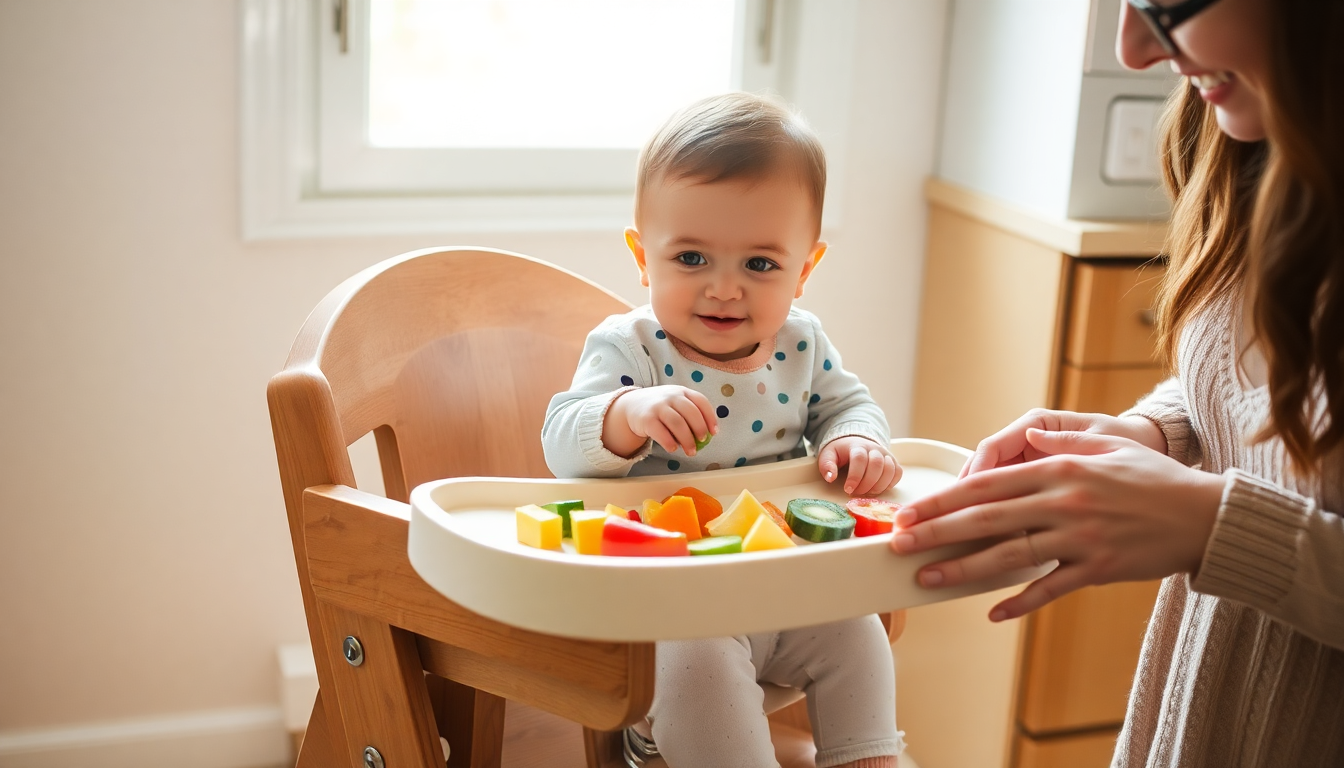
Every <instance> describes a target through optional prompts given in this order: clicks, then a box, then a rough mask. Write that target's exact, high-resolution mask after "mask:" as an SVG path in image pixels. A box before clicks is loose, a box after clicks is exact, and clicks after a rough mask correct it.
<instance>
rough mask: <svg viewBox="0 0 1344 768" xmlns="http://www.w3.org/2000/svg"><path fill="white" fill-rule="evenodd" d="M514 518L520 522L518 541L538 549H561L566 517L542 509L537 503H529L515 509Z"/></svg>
mask: <svg viewBox="0 0 1344 768" xmlns="http://www.w3.org/2000/svg"><path fill="white" fill-rule="evenodd" d="M514 519H515V520H516V521H517V524H518V543H519V544H526V545H527V546H529V547H536V548H537V549H559V548H560V534H561V533H562V532H563V531H564V529H565V526H564V523H565V521H564V518H562V517H560V516H559V515H557V514H555V513H554V512H552V511H550V510H549V509H542V508H541V507H538V506H537V505H536V504H528V505H527V506H524V507H518V508H517V509H516V510H514Z"/></svg>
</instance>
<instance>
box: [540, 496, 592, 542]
mask: <svg viewBox="0 0 1344 768" xmlns="http://www.w3.org/2000/svg"><path fill="white" fill-rule="evenodd" d="M538 506H540V507H541V508H542V509H549V510H551V511H552V512H554V513H555V514H557V515H559V516H560V519H561V521H562V523H561V524H562V525H563V526H564V529H563V530H561V531H560V535H561V536H562V537H564V538H569V537H571V536H573V533H571V532H570V530H569V513H570V512H573V511H574V510H576V509H583V501H582V500H580V499H575V500H571V501H552V502H551V503H550V504H540V505H538Z"/></svg>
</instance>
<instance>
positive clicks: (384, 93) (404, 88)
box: [242, 0, 852, 239]
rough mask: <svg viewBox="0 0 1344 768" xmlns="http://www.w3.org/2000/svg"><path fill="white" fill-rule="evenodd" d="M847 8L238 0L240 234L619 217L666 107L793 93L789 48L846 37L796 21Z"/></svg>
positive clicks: (492, 226) (531, 0)
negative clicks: (642, 150)
mask: <svg viewBox="0 0 1344 768" xmlns="http://www.w3.org/2000/svg"><path fill="white" fill-rule="evenodd" d="M850 5H852V2H848V1H842V2H837V0H824V1H820V0H244V2H243V3H242V9H243V10H242V13H243V16H242V60H243V73H242V80H243V88H242V145H243V146H242V156H243V164H242V198H243V199H242V212H243V215H242V223H243V232H244V237H245V238H247V239H257V238H268V237H287V236H288V237H311V236H324V235H350V234H400V233H407V232H427V231H516V230H575V229H604V230H606V229H619V228H620V227H623V226H624V225H625V224H627V223H628V219H629V214H630V195H631V193H632V192H633V188H634V167H635V158H636V155H637V152H638V147H639V146H640V145H641V144H642V143H643V142H644V140H645V139H646V138H647V136H648V135H649V134H650V133H651V132H652V131H653V130H654V129H655V128H656V127H657V126H658V125H659V124H660V123H661V122H662V120H664V119H665V118H666V117H667V115H669V114H670V113H671V112H672V111H673V110H674V109H676V108H679V107H681V106H684V105H686V104H688V103H690V102H691V101H693V100H694V99H696V98H699V97H701V96H705V95H710V94H713V93H721V92H723V91H726V90H732V89H743V90H752V91H760V90H767V89H768V90H772V91H774V92H776V93H780V94H781V95H782V96H783V97H784V98H785V99H787V100H790V101H793V102H795V103H797V102H798V99H797V97H796V94H795V93H793V92H792V89H791V88H790V81H791V80H792V79H793V76H792V68H793V67H794V66H795V65H796V59H797V58H798V57H797V56H795V55H794V52H799V53H800V54H802V55H806V56H811V57H813V58H816V59H820V58H824V57H829V58H831V59H835V58H836V56H835V54H836V53H837V49H840V50H843V47H844V45H845V43H844V41H843V40H840V41H837V42H836V43H835V44H834V45H833V46H832V48H831V49H830V50H828V49H827V47H826V46H825V45H821V46H819V47H818V46H816V45H813V46H812V47H813V48H816V49H817V50H818V51H820V53H817V52H804V51H803V49H804V47H805V46H804V45H803V44H802V39H803V37H805V34H806V33H805V28H806V27H807V26H809V25H810V26H812V27H814V28H818V29H830V30H834V29H835V28H836V20H837V19H839V20H841V21H840V25H841V27H843V26H844V22H843V20H844V19H845V18H847V14H851V15H852V9H849V10H846V9H848V7H849V6H850ZM810 6H815V7H810ZM814 20H815V21H814ZM811 68H812V69H813V70H816V74H815V77H817V78H821V79H823V80H825V79H826V78H828V77H830V80H829V82H827V83H826V85H825V86H824V88H825V90H827V91H828V92H827V93H826V94H825V96H824V98H823V101H824V103H825V106H826V108H827V109H829V108H830V106H831V104H832V103H833V102H834V101H835V99H834V94H833V93H830V92H829V91H832V90H834V82H835V80H834V78H833V77H831V75H830V73H828V72H827V71H825V70H824V67H823V68H819V67H818V66H817V65H816V64H813V65H811ZM818 90H821V89H818ZM841 90H843V88H842V89H841ZM800 106H801V107H802V108H803V110H804V112H805V113H807V112H808V109H807V105H806V104H800ZM818 111H820V110H818ZM808 117H809V119H811V120H812V122H813V124H814V126H817V127H818V130H819V132H821V133H822V134H823V139H825V138H826V135H825V134H826V131H825V130H823V127H822V126H821V125H818V121H817V120H816V119H815V116H814V115H812V114H808ZM828 149H831V150H832V160H833V161H834V159H835V152H834V148H833V147H832V145H831V143H830V142H828ZM832 164H833V166H834V162H833V163H832Z"/></svg>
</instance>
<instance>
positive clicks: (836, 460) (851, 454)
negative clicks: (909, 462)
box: [817, 435, 901, 496]
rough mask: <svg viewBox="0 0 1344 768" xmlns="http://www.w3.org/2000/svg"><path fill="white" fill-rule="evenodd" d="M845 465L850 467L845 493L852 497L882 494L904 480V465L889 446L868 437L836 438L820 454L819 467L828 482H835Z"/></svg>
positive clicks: (818, 455)
mask: <svg viewBox="0 0 1344 768" xmlns="http://www.w3.org/2000/svg"><path fill="white" fill-rule="evenodd" d="M844 466H848V467H849V474H848V475H847V476H846V477H845V493H848V494H850V495H851V496H868V495H872V494H878V493H882V492H883V491H885V490H887V489H888V488H890V487H892V486H893V485H895V484H896V481H898V480H900V479H901V465H900V464H897V463H896V459H895V458H894V457H892V455H891V451H889V450H887V446H885V445H880V444H878V443H875V442H873V441H872V440H869V439H868V438H866V437H858V436H855V435H848V436H846V437H841V438H836V439H835V440H832V441H831V442H829V443H827V444H826V445H825V447H823V448H822V449H821V453H818V454H817V469H819V470H821V476H822V478H823V479H824V480H825V481H826V482H828V483H830V482H834V481H835V478H836V477H837V476H838V475H839V471H840V468H841V467H844Z"/></svg>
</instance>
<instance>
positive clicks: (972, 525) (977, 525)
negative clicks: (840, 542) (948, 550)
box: [891, 496, 1053, 565]
mask: <svg viewBox="0 0 1344 768" xmlns="http://www.w3.org/2000/svg"><path fill="white" fill-rule="evenodd" d="M1052 520H1053V515H1052V514H1050V511H1049V510H1048V509H1046V508H1045V505H1044V504H1043V503H1042V500H1041V498H1040V497H1039V496H1031V497H1018V498H1012V499H1006V500H1003V501H991V502H986V503H984V504H975V505H971V506H967V507H965V508H962V509H960V510H958V511H957V512H956V513H955V514H948V515H945V516H943V517H939V518H936V519H933V520H927V521H925V522H923V523H920V524H919V525H917V526H912V527H909V528H906V527H904V526H900V527H901V528H902V530H900V531H898V532H897V533H896V535H895V536H894V537H892V540H891V548H892V549H893V550H895V551H896V553H897V554H901V555H910V554H914V553H916V552H923V551H925V550H927V549H933V548H934V547H941V546H944V545H947V544H955V543H958V542H962V541H971V540H974V539H985V538H990V537H994V536H1012V535H1014V534H1016V533H1017V532H1018V531H1026V530H1035V529H1037V528H1042V527H1045V526H1046V525H1048V524H1049V523H1050V522H1052ZM898 525H899V524H898ZM1028 564H1029V565H1030V563H1028Z"/></svg>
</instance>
